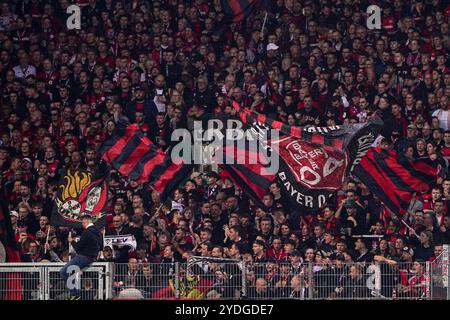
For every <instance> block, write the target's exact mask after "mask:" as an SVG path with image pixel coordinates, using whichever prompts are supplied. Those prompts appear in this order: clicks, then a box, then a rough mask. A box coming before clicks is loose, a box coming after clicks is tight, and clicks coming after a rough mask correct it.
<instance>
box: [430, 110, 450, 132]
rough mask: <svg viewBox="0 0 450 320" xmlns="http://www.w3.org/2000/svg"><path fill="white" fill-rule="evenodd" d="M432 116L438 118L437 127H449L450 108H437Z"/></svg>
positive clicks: (446, 128)
mask: <svg viewBox="0 0 450 320" xmlns="http://www.w3.org/2000/svg"><path fill="white" fill-rule="evenodd" d="M432 116H433V117H437V118H438V119H439V128H442V129H444V130H449V129H450V110H443V109H438V110H436V111H434V112H433V115H432Z"/></svg>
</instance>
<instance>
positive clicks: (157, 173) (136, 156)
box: [100, 122, 192, 198]
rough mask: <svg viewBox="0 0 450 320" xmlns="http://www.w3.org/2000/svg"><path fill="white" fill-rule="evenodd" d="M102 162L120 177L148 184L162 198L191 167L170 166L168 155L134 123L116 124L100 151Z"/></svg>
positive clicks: (180, 164) (171, 160)
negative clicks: (107, 164) (117, 172)
mask: <svg viewBox="0 0 450 320" xmlns="http://www.w3.org/2000/svg"><path fill="white" fill-rule="evenodd" d="M100 153H101V155H102V159H103V160H105V161H106V162H108V163H109V164H110V165H111V167H113V168H114V169H116V170H117V171H119V173H120V174H121V175H123V176H126V177H128V178H130V179H133V180H136V181H138V182H140V183H149V184H150V186H152V187H153V188H154V189H155V190H157V191H158V192H160V193H161V196H162V198H166V197H167V196H169V194H170V192H171V191H172V190H173V189H174V188H176V187H177V186H178V184H179V183H180V182H181V181H182V179H183V178H184V177H186V175H187V174H188V172H189V171H190V170H191V168H192V167H191V165H187V164H184V163H174V161H173V159H172V158H171V155H170V153H166V152H164V151H162V150H161V149H159V148H157V147H156V146H155V145H154V144H153V143H152V142H151V141H150V139H148V138H147V137H146V136H145V135H144V133H143V132H142V131H141V130H140V129H139V127H138V126H137V125H136V124H127V123H123V122H119V124H118V126H117V128H116V130H115V131H114V133H113V135H112V137H111V138H110V139H108V140H106V141H105V142H104V143H103V145H102V146H101V148H100Z"/></svg>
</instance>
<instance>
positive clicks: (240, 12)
mask: <svg viewBox="0 0 450 320" xmlns="http://www.w3.org/2000/svg"><path fill="white" fill-rule="evenodd" d="M267 2H268V1H267V0H221V2H220V3H221V5H222V9H223V12H224V13H225V16H226V17H228V18H229V19H230V20H231V21H232V22H240V21H242V20H244V19H245V18H247V17H248V16H249V15H250V14H251V13H252V12H253V11H255V10H258V9H261V8H264V7H265V6H266V5H267Z"/></svg>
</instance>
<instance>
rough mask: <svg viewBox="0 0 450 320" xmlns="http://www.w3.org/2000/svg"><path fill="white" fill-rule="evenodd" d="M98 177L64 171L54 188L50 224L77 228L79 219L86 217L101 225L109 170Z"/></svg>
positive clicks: (103, 221) (105, 202)
mask: <svg viewBox="0 0 450 320" xmlns="http://www.w3.org/2000/svg"><path fill="white" fill-rule="evenodd" d="M106 171H107V172H104V173H102V174H99V173H97V174H93V173H91V172H89V171H86V170H79V169H77V170H70V169H66V170H65V173H64V175H63V176H62V177H61V181H60V183H59V185H58V190H57V195H56V198H55V200H54V205H53V213H52V217H51V224H52V225H54V226H65V227H70V228H81V227H82V226H81V216H83V215H85V214H89V215H91V216H92V221H93V223H94V224H95V225H96V226H97V227H99V228H101V227H103V226H104V225H105V219H106V206H107V203H108V181H109V168H108V169H106Z"/></svg>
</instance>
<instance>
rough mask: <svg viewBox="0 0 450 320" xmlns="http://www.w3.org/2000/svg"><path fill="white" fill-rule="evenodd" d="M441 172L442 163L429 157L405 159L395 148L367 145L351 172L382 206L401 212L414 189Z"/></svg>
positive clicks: (419, 189)
mask: <svg viewBox="0 0 450 320" xmlns="http://www.w3.org/2000/svg"><path fill="white" fill-rule="evenodd" d="M442 172H443V168H442V165H441V164H440V163H439V162H438V161H433V160H431V159H430V158H419V159H414V160H411V159H408V158H406V157H405V156H404V155H403V154H400V153H397V152H396V151H393V150H392V151H385V150H382V149H379V148H370V149H369V150H368V152H367V154H366V156H365V157H364V158H362V160H361V162H360V163H359V164H358V165H357V166H356V168H355V170H354V175H355V176H356V177H357V178H358V179H359V180H361V182H363V183H364V184H365V185H366V186H367V187H368V188H369V189H370V190H371V191H372V192H373V193H374V194H376V195H377V196H378V198H379V199H380V200H381V201H382V202H383V203H384V204H385V205H386V207H387V208H388V209H389V210H391V211H392V212H393V213H395V214H397V215H402V214H404V213H405V212H406V210H407V209H408V206H409V204H410V202H411V200H412V198H413V197H414V193H416V192H425V191H428V189H429V187H430V185H431V184H433V183H436V179H437V178H438V177H439V176H440V174H441V173H442Z"/></svg>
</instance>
